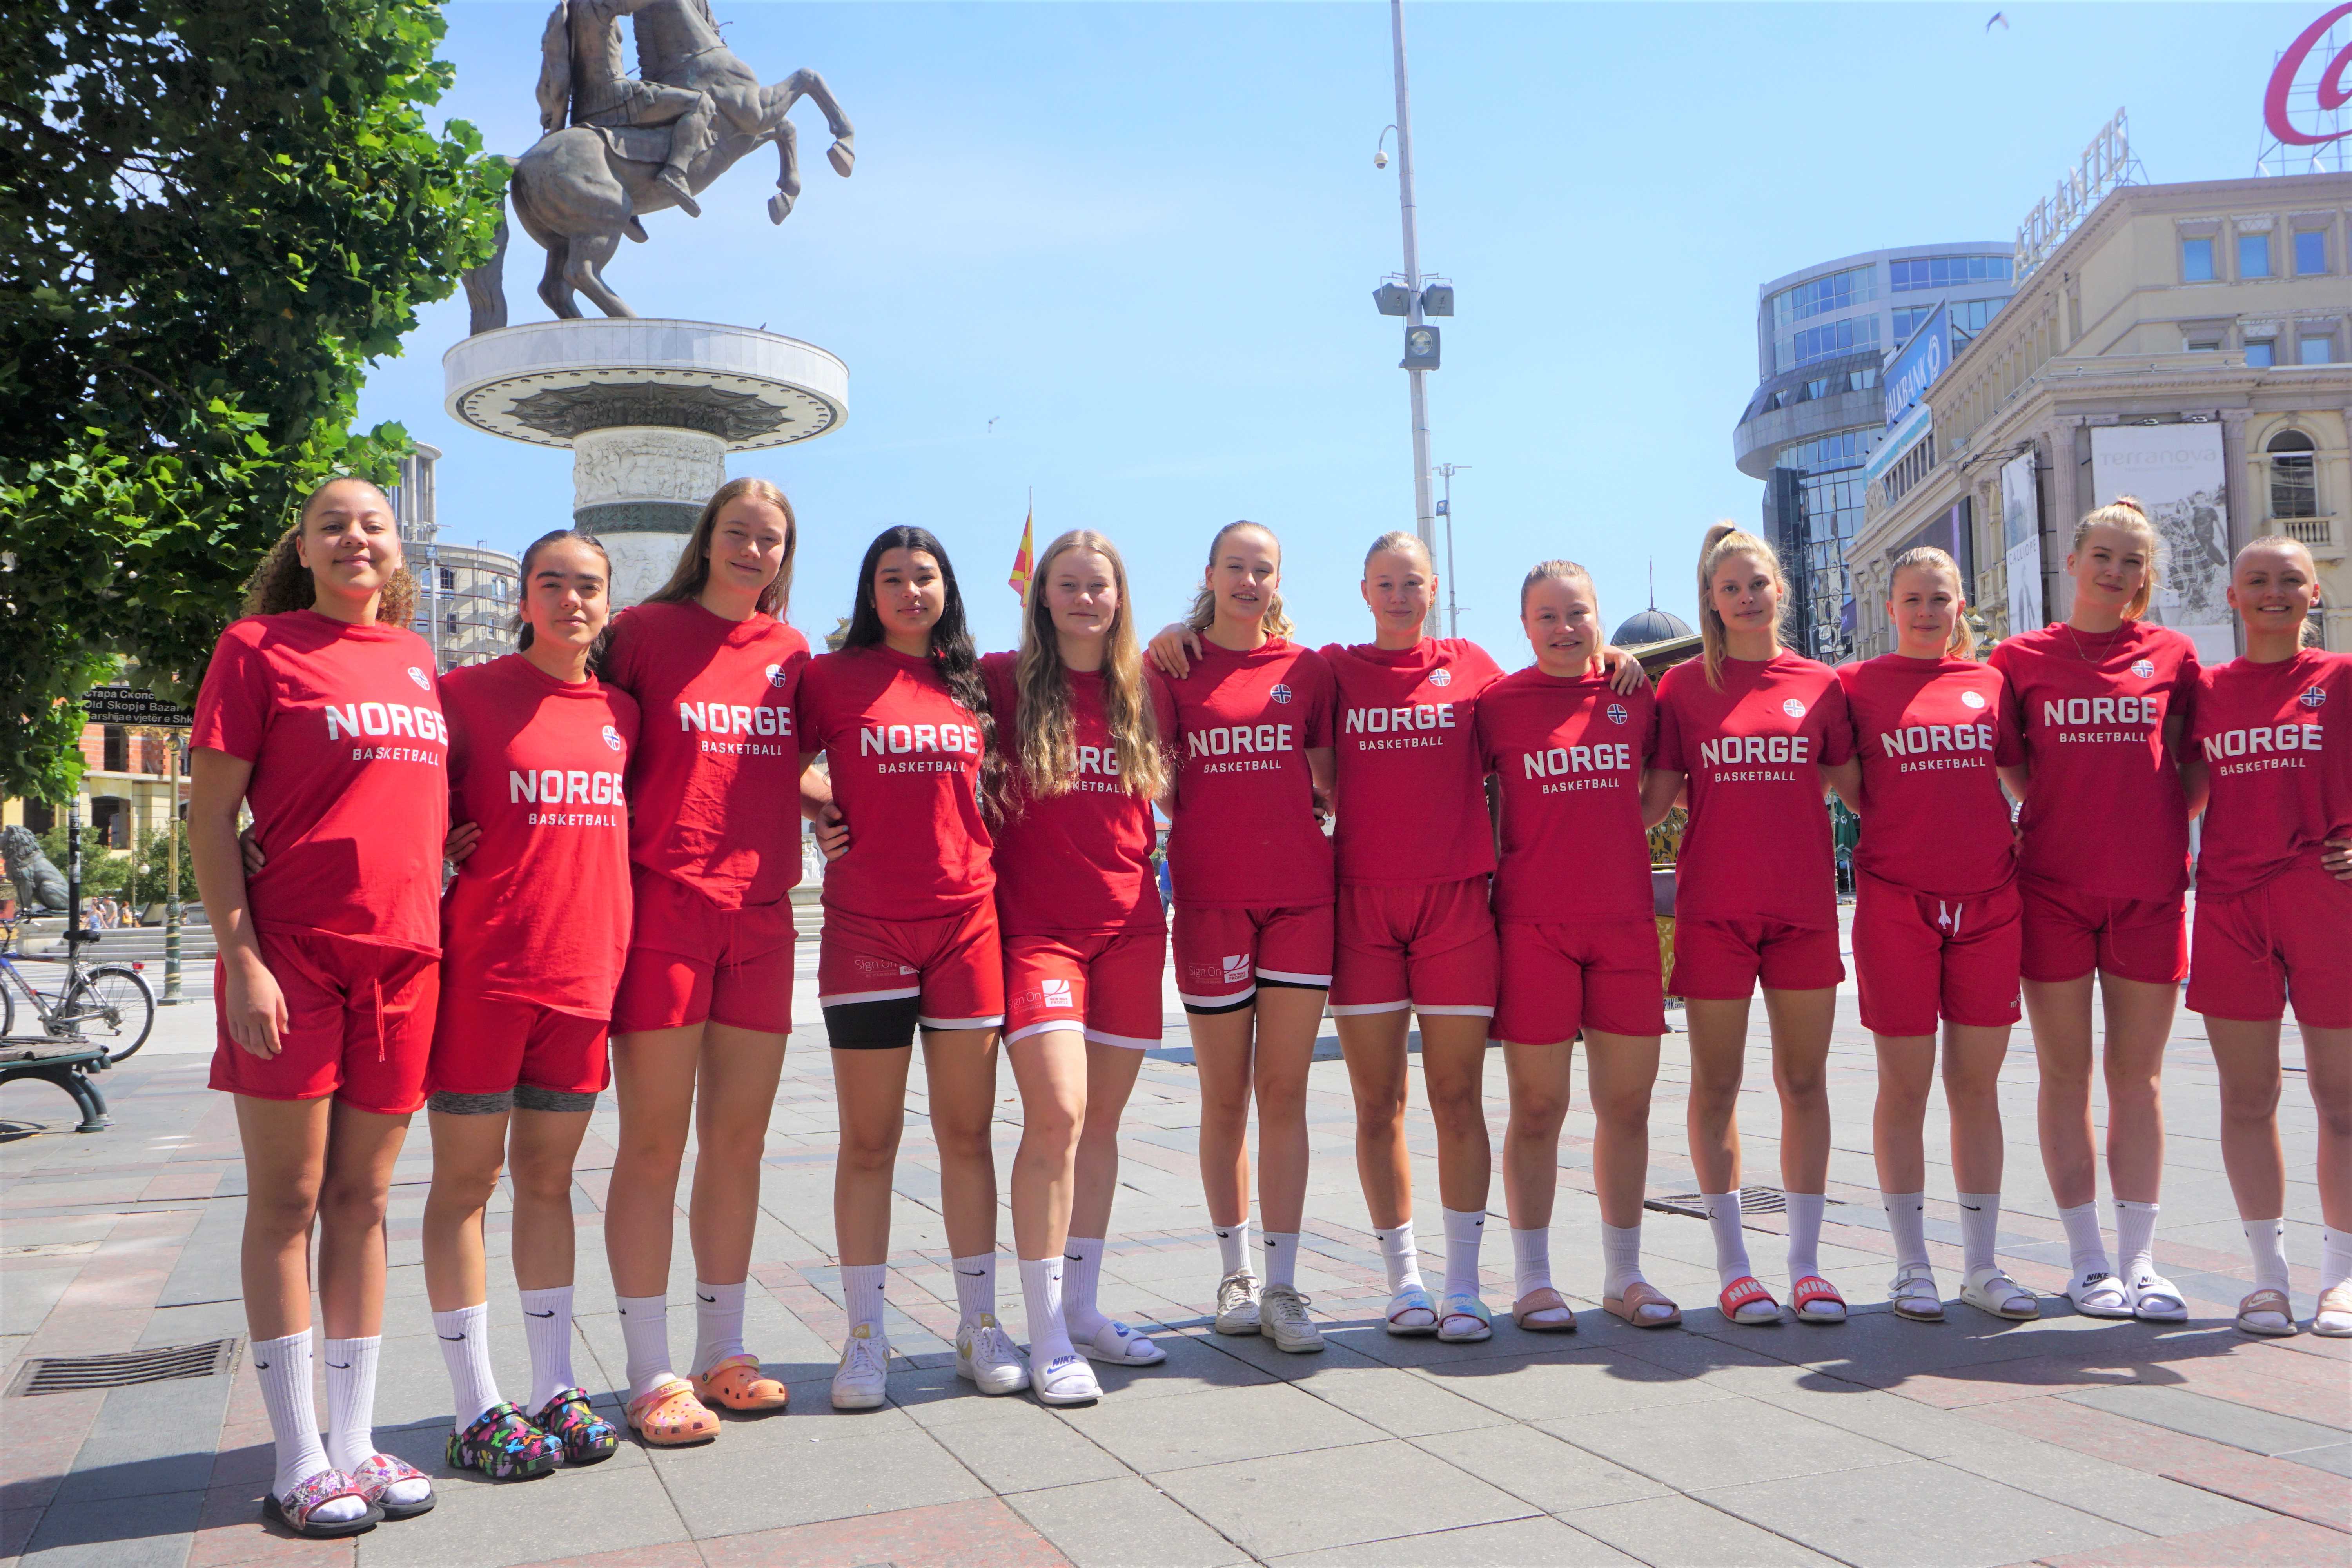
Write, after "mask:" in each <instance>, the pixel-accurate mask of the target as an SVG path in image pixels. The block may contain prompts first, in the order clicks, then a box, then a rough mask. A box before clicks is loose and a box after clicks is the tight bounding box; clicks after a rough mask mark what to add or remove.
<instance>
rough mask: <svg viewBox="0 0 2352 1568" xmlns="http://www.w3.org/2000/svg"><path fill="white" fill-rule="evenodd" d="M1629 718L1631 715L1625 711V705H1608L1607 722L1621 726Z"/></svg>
mask: <svg viewBox="0 0 2352 1568" xmlns="http://www.w3.org/2000/svg"><path fill="white" fill-rule="evenodd" d="M1631 717H1633V715H1631V714H1629V713H1627V712H1626V711H1625V705H1624V704H1623V703H1622V702H1612V703H1611V704H1610V705H1609V721H1610V722H1611V723H1612V724H1622V723H1623V722H1624V721H1626V720H1627V719H1629V718H1631Z"/></svg>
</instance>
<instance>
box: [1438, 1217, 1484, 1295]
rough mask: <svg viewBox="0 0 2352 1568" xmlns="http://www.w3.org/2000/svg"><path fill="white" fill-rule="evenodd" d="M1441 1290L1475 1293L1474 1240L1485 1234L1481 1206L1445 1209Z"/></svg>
mask: <svg viewBox="0 0 2352 1568" xmlns="http://www.w3.org/2000/svg"><path fill="white" fill-rule="evenodd" d="M1441 1212H1443V1213H1444V1215H1445V1293H1446V1294H1447V1295H1449V1296H1475V1295H1476V1294H1477V1293H1478V1243H1479V1242H1480V1241H1481V1240H1482V1239H1484V1238H1485V1237H1486V1210H1485V1209H1445V1210H1443V1211H1441Z"/></svg>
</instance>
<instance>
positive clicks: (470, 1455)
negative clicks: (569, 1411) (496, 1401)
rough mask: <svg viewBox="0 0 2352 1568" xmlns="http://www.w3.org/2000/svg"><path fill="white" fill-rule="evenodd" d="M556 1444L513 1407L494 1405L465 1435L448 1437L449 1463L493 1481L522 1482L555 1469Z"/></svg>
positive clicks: (557, 1446)
mask: <svg viewBox="0 0 2352 1568" xmlns="http://www.w3.org/2000/svg"><path fill="white" fill-rule="evenodd" d="M560 1453H562V1446H561V1445H560V1444H558V1443H557V1442H556V1440H555V1439H554V1438H553V1437H551V1436H548V1435H547V1434H546V1433H544V1432H542V1431H541V1430H540V1429H539V1428H538V1427H536V1426H532V1425H531V1424H530V1417H529V1416H528V1415H524V1414H523V1413H522V1411H521V1410H520V1409H519V1408H517V1407H516V1406H515V1405H511V1404H508V1405H491V1406H490V1407H489V1408H488V1410H485V1411H483V1412H482V1414H481V1415H480V1417H479V1418H478V1420H476V1421H475V1423H474V1424H473V1425H472V1426H468V1427H467V1428H466V1429H465V1430H464V1431H463V1432H452V1433H450V1434H449V1463H450V1466H451V1467H452V1468H456V1469H460V1470H479V1471H481V1472H482V1474H484V1475H486V1476H488V1477H489V1478H490V1479H492V1480H494V1481H519V1480H521V1479H525V1478H526V1477H530V1476H543V1475H545V1474H547V1472H548V1471H550V1470H551V1469H553V1468H555V1458H556V1456H557V1455H558V1454H560Z"/></svg>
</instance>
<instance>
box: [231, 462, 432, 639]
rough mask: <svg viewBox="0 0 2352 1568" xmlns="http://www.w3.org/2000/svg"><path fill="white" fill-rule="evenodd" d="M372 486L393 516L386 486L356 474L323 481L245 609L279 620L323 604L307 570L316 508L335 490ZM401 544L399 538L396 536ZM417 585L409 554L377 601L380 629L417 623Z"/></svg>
mask: <svg viewBox="0 0 2352 1568" xmlns="http://www.w3.org/2000/svg"><path fill="white" fill-rule="evenodd" d="M341 484H354V485H366V486H367V488H368V489H372V490H374V491H375V493H376V495H377V497H378V499H380V500H383V504H384V510H386V511H390V510H392V498H391V497H389V496H386V495H385V494H384V493H383V488H382V487H381V486H379V485H376V484H374V483H373V482H372V481H370V480H367V479H359V478H357V477H355V476H353V475H351V474H337V475H334V476H333V477H332V478H331V479H322V480H320V482H319V484H318V485H317V486H316V487H314V488H313V489H311V491H310V494H309V495H306V496H304V497H303V498H302V504H301V505H300V506H299V507H297V508H296V509H295V511H294V525H293V526H292V527H291V528H289V529H288V530H287V531H285V532H283V533H281V534H279V535H278V542H277V543H275V544H273V545H271V546H270V547H269V553H268V554H267V555H265V556H263V557H262V558H261V564H260V565H258V566H257V567H255V568H254V569H253V575H252V576H250V577H248V578H247V579H246V580H245V609H244V613H245V614H246V615H248V616H275V615H279V614H282V613H283V612H285V611H288V610H307V609H309V608H310V606H311V605H314V604H316V603H318V600H319V584H318V582H317V580H316V579H315V578H313V577H312V576H311V574H310V568H309V567H308V566H305V565H303V564H302V525H303V524H304V523H306V522H308V521H310V508H311V507H312V506H313V505H314V504H316V502H317V501H318V499H319V498H320V496H322V495H324V494H326V493H327V487H328V486H329V485H341ZM395 542H397V538H396V536H395ZM416 596H417V585H416V579H415V577H414V576H412V575H411V574H409V570H408V558H407V553H406V552H402V555H401V563H400V564H399V565H398V566H396V567H394V569H393V573H392V575H391V576H390V577H389V578H388V579H386V580H385V582H384V584H383V592H382V593H381V594H380V595H377V598H376V605H375V618H376V624H377V625H379V626H408V625H409V624H410V623H411V622H413V621H415V619H416Z"/></svg>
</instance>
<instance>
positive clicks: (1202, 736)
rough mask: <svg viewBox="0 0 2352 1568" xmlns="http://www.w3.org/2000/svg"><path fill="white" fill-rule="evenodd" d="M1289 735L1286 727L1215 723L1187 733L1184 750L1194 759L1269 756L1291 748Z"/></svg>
mask: <svg viewBox="0 0 2352 1568" xmlns="http://www.w3.org/2000/svg"><path fill="white" fill-rule="evenodd" d="M1291 733H1292V727H1291V726H1290V725H1288V724H1218V725H1214V726H1213V727H1211V728H1208V729H1204V730H1194V731H1190V732H1189V733H1187V734H1186V735H1185V737H1184V747H1185V752H1186V754H1187V755H1188V756H1194V757H1231V756H1237V755H1239V756H1249V755H1258V756H1271V755H1273V754H1274V753H1276V752H1287V751H1290V750H1291V749H1292V742H1291V738H1290V737H1291Z"/></svg>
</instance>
